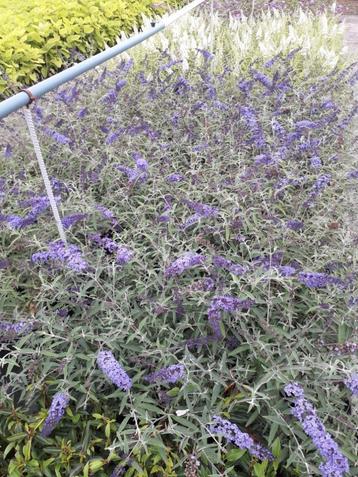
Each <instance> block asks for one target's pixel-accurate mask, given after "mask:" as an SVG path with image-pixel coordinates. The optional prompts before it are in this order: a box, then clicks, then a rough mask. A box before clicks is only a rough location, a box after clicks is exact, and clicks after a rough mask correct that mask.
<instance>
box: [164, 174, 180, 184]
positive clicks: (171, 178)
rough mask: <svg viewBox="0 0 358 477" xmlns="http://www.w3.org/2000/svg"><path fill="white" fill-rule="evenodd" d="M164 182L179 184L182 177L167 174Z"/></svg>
mask: <svg viewBox="0 0 358 477" xmlns="http://www.w3.org/2000/svg"><path fill="white" fill-rule="evenodd" d="M166 180H167V181H168V182H181V181H182V180H183V176H182V175H181V174H176V173H175V172H174V173H173V174H169V176H167V177H166Z"/></svg>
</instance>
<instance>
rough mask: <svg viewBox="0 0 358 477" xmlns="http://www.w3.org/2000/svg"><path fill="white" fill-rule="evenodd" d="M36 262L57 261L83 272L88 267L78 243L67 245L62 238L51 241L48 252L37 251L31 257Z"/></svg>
mask: <svg viewBox="0 0 358 477" xmlns="http://www.w3.org/2000/svg"><path fill="white" fill-rule="evenodd" d="M31 260H32V261H33V262H34V263H46V262H55V263H58V264H63V265H64V266H65V267H67V268H70V269H71V270H74V271H75V272H83V271H84V270H86V269H87V268H88V264H87V262H86V261H85V260H84V259H83V258H82V253H81V251H80V249H79V248H78V247H77V246H76V245H68V246H66V245H65V244H64V243H63V242H62V241H61V240H59V241H55V242H51V243H49V246H48V251H47V252H37V253H34V254H33V255H32V257H31Z"/></svg>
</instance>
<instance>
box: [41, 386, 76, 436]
mask: <svg viewBox="0 0 358 477" xmlns="http://www.w3.org/2000/svg"><path fill="white" fill-rule="evenodd" d="M69 402H70V397H69V395H68V394H67V393H64V392H58V393H56V394H55V395H54V397H53V398H52V401H51V406H50V409H49V410H48V415H47V418H46V420H45V422H44V426H43V428H42V431H41V436H42V437H48V436H49V435H50V434H51V433H52V432H53V430H54V429H55V427H56V426H57V424H58V423H59V422H60V420H61V419H62V418H63V416H64V414H65V412H66V408H67V406H68V404H69Z"/></svg>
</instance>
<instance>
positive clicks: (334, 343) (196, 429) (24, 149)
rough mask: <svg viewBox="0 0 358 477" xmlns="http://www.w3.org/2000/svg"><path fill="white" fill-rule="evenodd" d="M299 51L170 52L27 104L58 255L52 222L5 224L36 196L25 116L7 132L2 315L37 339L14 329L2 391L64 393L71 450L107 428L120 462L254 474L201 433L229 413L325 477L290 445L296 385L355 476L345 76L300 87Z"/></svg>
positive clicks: (34, 396)
mask: <svg viewBox="0 0 358 477" xmlns="http://www.w3.org/2000/svg"><path fill="white" fill-rule="evenodd" d="M208 53H211V52H208ZM296 54H298V52H297V51H292V52H290V54H289V55H287V56H286V57H283V58H281V57H277V58H271V59H269V60H268V61H267V63H265V64H264V65H262V64H261V65H259V64H251V65H250V67H247V68H246V69H245V68H243V70H242V71H240V73H237V72H233V71H231V69H230V64H227V65H225V66H226V68H225V69H221V70H220V71H216V70H215V69H211V64H212V62H213V61H214V57H212V54H204V53H203V52H198V55H200V57H201V60H202V61H201V62H200V63H198V64H199V66H198V67H195V66H193V68H192V70H190V71H189V72H188V73H185V74H184V73H183V71H182V69H181V68H180V65H178V64H176V63H175V61H174V63H173V58H172V57H170V56H169V55H168V53H167V52H163V53H161V54H158V56H157V58H156V60H158V64H157V65H156V67H155V68H152V67H151V66H150V65H148V63H146V62H145V61H143V62H141V63H139V64H136V63H133V62H131V61H123V62H119V63H116V64H113V65H112V67H111V68H108V69H103V70H101V72H100V75H95V74H93V75H87V76H86V77H85V78H83V79H80V80H77V81H76V86H77V90H78V94H76V95H74V96H73V98H72V95H67V96H68V97H71V98H72V99H71V100H70V101H67V102H66V103H63V101H60V100H59V99H57V98H56V97H55V96H51V95H50V96H49V97H48V98H46V101H45V100H43V101H38V103H37V105H36V109H35V110H34V114H35V117H36V124H37V128H38V130H39V135H40V136H41V143H42V146H43V149H44V153H45V155H46V157H48V158H49V164H48V166H49V172H50V175H51V176H52V179H51V180H52V184H53V186H54V189H55V193H56V195H58V196H59V197H60V199H61V207H62V211H63V214H64V216H65V217H71V220H69V223H70V224H71V225H70V226H69V227H68V235H69V243H70V244H71V247H70V248H69V249H68V250H67V252H66V254H65V253H62V252H63V251H64V248H63V244H59V243H58V242H57V241H56V228H55V225H54V224H53V222H52V220H51V214H50V211H49V210H48V208H46V207H45V208H44V209H43V210H42V208H41V214H39V215H38V217H37V218H36V221H34V222H31V223H29V224H27V225H26V227H21V228H16V229H14V228H13V227H11V226H9V223H8V222H7V220H5V219H4V220H3V218H4V217H5V218H6V217H9V216H11V215H13V216H15V215H16V216H19V217H26V216H27V214H28V213H30V212H31V211H32V207H34V206H35V207H36V204H37V203H36V204H35V203H34V202H32V203H30V202H29V200H30V199H31V198H35V197H42V195H43V193H42V192H41V191H42V184H41V179H40V178H39V177H38V176H37V175H36V174H35V173H34V170H33V165H32V163H31V161H29V160H28V158H29V157H30V155H31V154H32V151H31V149H30V146H29V144H28V138H27V136H26V135H25V132H24V131H23V130H22V128H21V127H20V126H21V123H20V121H19V120H18V118H17V117H16V118H14V119H11V118H9V120H7V121H6V122H4V124H2V127H3V131H2V132H3V134H2V138H4V139H2V140H3V142H4V144H9V145H10V148H11V154H12V156H11V161H9V158H8V157H6V158H5V159H6V160H7V162H6V167H7V169H6V174H4V177H3V178H2V179H3V180H0V188H1V200H2V210H1V214H2V215H1V216H0V226H1V229H2V240H3V242H2V245H1V260H2V261H1V262H0V263H1V288H2V290H1V294H0V295H1V296H2V297H6V300H3V301H2V302H1V303H2V309H1V313H2V315H3V316H2V317H1V319H2V322H3V323H4V322H5V323H10V324H11V326H16V324H19V323H23V322H25V323H27V321H26V320H25V318H24V314H26V316H27V318H28V319H29V321H31V322H32V321H34V322H35V323H36V326H33V327H31V329H30V328H26V327H25V328H24V327H23V326H22V325H19V327H18V329H19V331H20V333H12V334H11V336H10V334H9V333H7V338H6V343H4V345H3V347H4V351H5V353H4V354H5V356H4V357H3V358H2V363H4V368H5V369H6V376H5V377H3V378H2V381H1V392H2V394H3V395H4V396H6V397H7V398H8V399H14V396H15V397H16V399H17V402H16V405H17V406H18V407H19V408H20V409H22V410H24V412H28V411H27V410H28V409H29V403H31V404H33V403H36V404H37V403H38V402H39V397H41V396H47V395H52V394H54V393H55V392H56V390H57V389H58V388H59V387H60V386H63V387H65V388H66V390H67V391H68V393H69V394H70V395H71V397H72V400H71V411H73V413H80V415H81V422H79V423H75V422H72V421H71V419H64V420H63V426H61V427H59V428H58V430H56V429H54V430H53V432H52V433H51V437H53V438H54V439H55V440H56V439H58V438H62V436H63V435H64V433H66V434H68V435H69V436H73V435H75V436H82V434H83V432H82V431H83V429H84V427H81V426H82V425H84V426H87V425H88V426H89V428H90V427H91V425H92V424H91V422H90V421H91V419H92V417H93V414H97V413H98V414H100V415H101V416H102V415H103V416H104V418H105V419H108V420H110V421H112V422H111V423H110V424H109V428H110V430H111V429H112V430H111V442H110V443H108V444H107V443H106V444H105V447H106V448H108V446H109V445H110V446H111V449H113V451H114V452H116V451H117V450H118V448H126V449H128V451H129V452H128V453H129V454H130V455H131V456H132V455H133V452H132V451H133V449H135V450H138V448H139V447H140V446H143V447H140V448H141V449H142V450H143V449H144V448H146V449H148V448H150V447H151V443H153V442H155V443H156V445H160V446H162V447H161V452H164V453H166V452H167V450H168V449H171V450H173V452H174V451H175V452H176V453H177V454H178V456H179V457H178V461H177V462H178V464H176V465H178V466H179V462H181V465H182V466H183V462H184V457H186V456H187V455H189V454H192V453H194V452H195V454H196V455H197V457H198V460H199V461H200V462H201V465H200V467H199V470H200V472H206V473H207V474H208V475H218V474H219V473H220V472H224V475H228V476H230V477H231V476H232V475H246V474H248V472H249V470H248V469H250V468H252V466H253V465H255V463H254V461H253V460H252V459H254V457H252V456H251V454H249V453H248V452H246V453H245V455H243V456H242V457H241V458H240V459H239V460H238V462H237V463H236V462H235V463H234V464H232V465H231V463H228V462H227V461H226V457H225V455H226V452H220V451H221V450H222V447H225V451H229V452H230V447H229V446H230V445H231V444H230V443H229V442H227V441H226V440H223V443H222V444H220V445H221V446H222V447H219V448H218V440H217V439H216V440H215V441H214V440H212V439H211V438H210V433H209V432H208V427H207V426H208V424H209V423H210V418H211V416H213V415H220V416H222V419H224V416H225V419H226V418H227V420H228V421H230V422H232V423H235V425H236V426H237V428H238V429H241V432H245V433H247V434H248V435H249V436H250V437H251V438H252V439H253V445H258V444H260V446H262V448H264V449H267V451H268V452H272V453H273V451H274V445H273V443H274V442H275V439H276V438H278V439H279V440H280V442H281V447H282V451H281V452H282V453H281V456H282V459H283V460H282V462H281V464H280V465H279V472H281V473H283V472H286V470H285V469H284V467H285V466H286V462H288V459H290V460H289V465H288V467H289V469H288V470H287V472H289V473H290V474H291V476H293V475H294V473H295V471H294V470H293V468H296V469H298V472H301V473H305V472H306V473H307V472H309V473H310V474H311V475H317V472H318V470H317V469H318V465H319V462H320V456H319V453H318V451H317V452H312V443H311V441H310V439H309V438H308V437H307V441H304V442H302V443H301V442H299V443H298V441H297V439H296V438H294V437H293V436H295V435H296V434H295V431H296V432H297V425H296V424H295V423H294V422H293V420H292V419H290V420H288V419H287V416H288V415H289V414H290V406H289V403H288V401H287V399H284V398H283V396H281V394H280V391H281V390H282V388H283V386H284V384H285V383H287V382H290V381H300V383H301V384H302V386H304V388H305V389H307V390H309V393H310V397H311V396H312V397H313V398H314V399H315V400H316V402H315V408H316V411H317V415H319V416H328V417H329V419H328V417H327V423H326V422H325V427H326V429H327V432H329V434H330V435H331V436H332V439H334V441H335V442H336V443H337V446H338V447H339V449H341V450H342V452H345V455H347V459H348V460H349V461H350V462H349V463H351V461H352V457H351V456H352V455H354V454H355V448H354V443H353V442H352V439H351V434H352V428H353V430H354V425H353V424H352V423H351V421H352V420H351V416H350V415H348V413H349V410H347V400H349V399H351V391H350V389H348V388H347V387H346V386H345V385H344V380H345V379H346V378H347V376H350V374H351V370H352V369H353V364H352V361H353V360H352V353H353V352H354V350H355V346H354V344H353V343H354V336H353V326H352V323H353V321H354V317H355V316H356V313H357V295H358V294H357V276H356V272H355V270H354V260H353V259H352V257H353V255H354V253H355V250H356V244H355V243H354V239H353V238H352V239H348V238H346V236H345V225H344V222H343V220H342V217H343V214H344V212H345V209H346V208H347V205H346V204H347V202H345V201H346V198H345V193H344V191H345V187H346V184H350V186H351V187H355V186H356V184H357V181H356V179H355V178H354V171H356V169H357V165H356V164H350V163H349V162H348V161H347V160H346V158H347V155H346V154H347V149H349V148H351V147H352V146H351V145H350V144H351V142H350V141H351V139H350V133H349V125H350V124H351V122H352V121H353V120H354V117H355V114H356V111H355V110H354V105H353V106H352V107H351V106H350V99H351V97H350V90H349V87H348V83H349V81H351V82H354V81H355V79H354V78H355V77H354V69H353V67H352V68H351V69H346V70H343V71H337V72H334V71H331V72H328V71H327V72H324V73H323V74H322V76H320V77H314V76H311V77H309V78H307V79H306V80H305V81H301V82H300V83H299V84H298V83H295V82H294V81H293V71H295V70H292V68H294V67H296V66H294V65H295V63H294V58H296V56H295V55H296ZM149 63H150V62H149ZM168 65H170V66H168ZM296 80H297V78H296V77H295V81H296ZM116 85H117V88H116ZM70 87H72V85H71V86H70V85H68V86H67V87H66V88H70ZM67 96H66V97H67ZM45 127H47V128H50V129H51V131H56V132H57V133H58V134H61V135H63V136H65V137H67V138H69V139H70V142H66V144H61V141H60V142H59V141H58V138H59V136H57V135H56V136H55V135H48V134H47V130H45ZM15 137H16V141H15V140H14V138H15ZM56 138H57V139H56ZM9 150H10V149H9V148H6V147H4V152H6V155H9ZM50 158H51V159H50ZM314 158H319V160H320V167H313V166H312V160H313V159H314ZM317 164H318V163H317V160H316V159H315V161H314V164H313V165H315V166H317ZM118 165H120V166H121V167H120V168H119V169H118ZM352 173H353V175H352ZM168 177H170V178H174V179H175V180H168ZM178 178H180V180H177V179H178ZM38 205H39V204H38ZM44 205H46V204H44ZM81 217H82V218H81ZM72 218H73V220H72ZM78 218H81V219H80V220H77V219H78ZM31 257H35V258H37V259H36V260H35V262H36V263H35V262H34V261H31ZM81 260H85V261H86V264H87V266H86V268H85V269H84V268H83V267H77V268H80V269H79V270H75V269H74V268H75V267H76V266H77V265H78V264H81V263H83V262H81ZM20 312H21V313H20ZM31 314H32V315H33V316H31V320H30V316H28V315H31ZM14 324H15V325H14ZM4 326H5V328H6V330H8V329H9V328H8V326H10V325H4ZM4 326H3V328H4ZM16 329H17V328H15V330H16ZM6 330H5V331H6ZM0 331H3V330H0ZM99 350H103V351H100V352H99ZM173 363H178V364H173ZM179 363H180V364H179ZM172 366H179V367H176V368H174V372H173V368H172ZM182 369H185V374H183V373H182ZM168 370H169V371H168ZM148 376H150V377H151V379H150V380H149V381H148V380H146V377H148ZM177 378H178V379H177ZM108 381H110V382H108ZM9 382H11V386H10V385H9ZM112 383H113V384H115V385H116V386H113V385H112ZM117 387H118V388H117ZM129 389H130V392H123V391H128V390H129ZM72 402H73V405H72ZM58 415H59V414H58ZM342 415H343V416H345V418H344V419H336V418H335V417H336V416H339V417H340V416H342ZM31 416H32V414H31ZM104 418H103V419H102V418H100V419H101V421H100V422H107V421H106V420H105V419H104ZM0 421H2V419H0ZM4 422H5V420H4ZM103 427H105V426H103ZM5 428H6V429H7V427H6V426H5ZM118 429H120V431H118V434H117V430H118ZM246 431H247V432H246ZM6 432H7V431H6ZM258 436H259V438H258ZM70 438H71V439H72V438H73V437H70ZM76 438H78V439H81V438H82V437H76ZM153 439H154V440H153ZM105 440H106V438H105ZM34 442H35V441H34ZM245 442H246V443H247V444H250V448H251V447H252V442H251V441H248V440H247V441H245ZM76 444H77V443H76ZM147 444H148V445H147ZM79 445H82V443H80V444H79ZM34 446H35V448H36V451H37V450H38V449H39V447H37V446H38V444H37V442H36V443H34ZM41 449H42V448H41ZM254 449H256V448H255V447H254ZM260 449H261V447H260ZM236 450H237V449H236ZM256 450H257V449H256ZM39 452H43V451H42V450H40V451H39ZM103 452H105V451H103ZM267 455H268V454H267ZM104 458H107V454H106V455H105V456H104ZM134 458H136V457H134ZM121 459H122V458H121V457H120V456H119V455H118V456H117V460H116V462H114V463H112V464H111V465H112V467H111V468H110V469H108V473H110V472H111V471H112V470H113V469H114V468H115V467H116V466H117V464H120V463H121V462H120V461H121ZM136 464H138V462H136ZM125 465H127V464H125ZM268 465H269V466H273V465H274V464H273V463H270V464H268ZM109 467H110V466H109ZM232 467H233V468H232ZM122 468H123V467H119V469H120V470H119V472H122ZM75 469H76V467H75V466H74V468H71V472H72V471H73V472H75ZM228 469H231V470H228ZM270 469H273V467H270ZM106 471H107V468H106ZM76 472H77V471H76ZM179 472H180V471H179V470H178V473H179ZM225 472H226V474H225ZM272 472H273V470H272ZM69 473H70V472H69ZM290 474H288V475H290ZM204 475H205V474H204ZM291 476H290V477H291Z"/></svg>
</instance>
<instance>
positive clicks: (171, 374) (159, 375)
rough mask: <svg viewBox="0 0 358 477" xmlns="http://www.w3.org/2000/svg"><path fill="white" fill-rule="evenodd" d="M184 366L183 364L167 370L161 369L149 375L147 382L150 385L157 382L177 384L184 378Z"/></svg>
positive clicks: (169, 367) (174, 365)
mask: <svg viewBox="0 0 358 477" xmlns="http://www.w3.org/2000/svg"><path fill="white" fill-rule="evenodd" d="M184 371H185V369H184V366H183V365H182V364H173V365H172V366H168V367H167V368H162V369H159V370H158V371H155V372H154V373H151V374H148V376H146V378H145V379H146V381H148V382H150V383H155V382H165V383H176V382H177V381H179V380H180V379H182V378H183V377H184Z"/></svg>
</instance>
